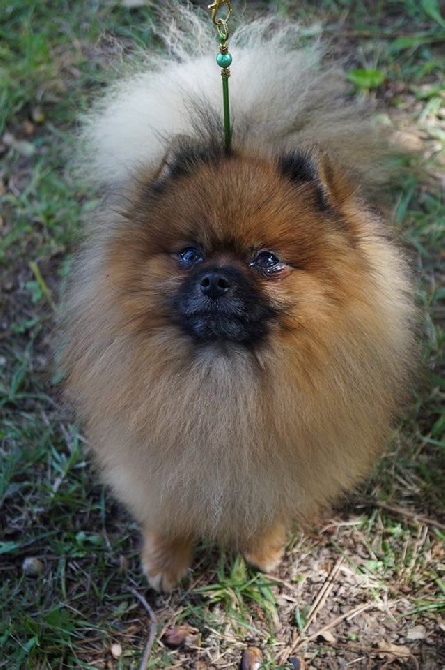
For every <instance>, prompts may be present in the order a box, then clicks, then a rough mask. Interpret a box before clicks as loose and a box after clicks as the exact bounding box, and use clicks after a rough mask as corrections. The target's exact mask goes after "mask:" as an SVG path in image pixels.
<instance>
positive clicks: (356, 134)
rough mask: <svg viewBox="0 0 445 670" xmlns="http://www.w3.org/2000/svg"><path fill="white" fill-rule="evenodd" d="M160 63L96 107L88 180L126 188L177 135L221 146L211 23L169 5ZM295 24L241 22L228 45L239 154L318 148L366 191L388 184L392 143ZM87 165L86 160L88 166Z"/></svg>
mask: <svg viewBox="0 0 445 670" xmlns="http://www.w3.org/2000/svg"><path fill="white" fill-rule="evenodd" d="M159 26H160V27H158V30H159V34H160V36H161V38H162V40H163V42H164V44H165V47H166V51H165V52H164V55H162V56H160V55H159V54H156V53H154V54H144V55H143V57H141V59H140V61H139V64H138V66H137V67H135V68H134V69H133V72H132V73H130V74H129V73H128V72H127V73H126V74H125V76H124V77H123V78H121V79H119V80H118V81H117V82H116V83H115V84H114V85H112V86H111V87H110V89H109V91H108V93H107V94H106V95H105V96H104V97H103V98H102V99H101V100H99V101H98V102H97V103H96V105H95V107H94V109H93V112H92V113H91V115H90V116H89V117H88V118H87V120H86V123H85V126H84V139H85V142H84V144H83V159H82V162H83V166H84V167H85V156H86V157H87V160H86V162H87V164H89V166H90V168H91V169H90V176H91V178H92V179H93V180H94V181H95V182H96V183H98V184H100V185H102V186H107V185H108V186H110V185H119V184H123V183H125V182H126V181H127V179H128V178H130V177H131V176H132V175H133V174H134V172H135V170H138V168H140V167H144V168H147V167H148V168H153V169H155V168H156V167H157V166H158V165H159V163H160V161H161V160H162V157H163V155H164V154H165V152H166V150H167V148H168V146H169V143H170V142H171V141H172V140H174V139H175V137H177V136H184V135H185V136H188V137H191V138H193V139H194V140H196V141H198V142H206V141H207V140H208V139H212V140H213V141H215V137H216V138H218V141H219V138H220V141H221V143H222V142H223V131H222V91H221V81H220V79H221V78H220V70H219V68H218V66H217V65H216V62H215V56H216V53H217V50H218V47H217V39H216V33H215V32H214V29H213V26H212V24H211V21H210V18H209V16H202V15H201V14H199V13H198V12H197V11H195V10H191V9H190V8H188V7H186V6H185V5H182V4H181V3H176V2H175V3H171V4H169V10H168V11H164V12H163V16H162V17H161V20H160V21H159ZM301 42H302V34H301V29H300V27H299V26H298V24H295V23H292V22H284V21H278V20H277V19H276V18H266V19H259V20H255V21H244V25H243V27H240V28H238V29H236V30H235V31H234V33H233V35H231V37H230V40H229V48H230V52H231V53H232V55H233V64H232V68H231V70H232V75H231V77H230V99H231V108H232V123H233V139H232V146H233V150H234V151H237V150H241V151H242V150H248V151H253V152H260V153H263V154H266V155H268V154H269V155H270V154H271V153H276V152H277V151H280V150H283V151H285V150H292V149H295V148H296V147H299V146H310V145H318V146H319V147H321V148H322V149H324V150H327V151H331V152H333V153H334V154H335V155H337V156H338V158H339V160H340V162H341V163H342V164H343V165H344V166H345V168H347V169H349V170H353V171H354V172H355V173H358V174H359V175H360V174H362V175H366V178H365V179H364V181H365V184H367V185H368V186H370V187H371V188H372V187H373V186H376V185H378V184H381V183H384V182H385V181H386V178H387V173H386V171H385V170H384V169H382V164H383V163H382V160H381V159H382V158H383V156H384V154H385V153H386V146H387V140H386V139H384V140H379V139H378V136H379V135H380V136H381V133H380V131H379V130H378V129H377V128H376V127H375V124H374V122H373V121H372V118H371V115H370V114H369V109H368V108H367V105H366V104H365V103H364V102H363V101H358V100H354V99H353V98H352V97H351V94H350V91H349V88H348V85H347V83H346V81H345V78H344V76H343V75H342V73H341V70H340V68H339V67H338V66H337V65H335V64H332V63H330V64H328V63H327V61H328V59H327V58H325V64H322V60H323V57H325V56H326V53H325V52H326V49H324V48H323V47H322V46H321V45H320V43H319V42H318V41H316V43H315V44H312V46H309V47H305V48H302V45H301ZM88 157H89V158H88Z"/></svg>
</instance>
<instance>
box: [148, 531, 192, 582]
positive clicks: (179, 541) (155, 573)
mask: <svg viewBox="0 0 445 670" xmlns="http://www.w3.org/2000/svg"><path fill="white" fill-rule="evenodd" d="M192 557H193V542H192V541H191V540H190V539H189V538H187V539H184V538H170V537H166V536H164V535H162V534H160V533H154V532H151V531H145V532H144V545H143V548H142V556H141V562H142V570H143V571H144V574H145V576H146V577H147V579H148V582H149V584H150V586H151V587H152V588H153V589H155V591H166V592H170V591H172V590H173V589H174V588H175V586H177V585H178V584H179V582H180V581H181V579H182V578H183V577H184V576H185V575H186V573H187V571H188V569H189V568H190V565H191V563H192Z"/></svg>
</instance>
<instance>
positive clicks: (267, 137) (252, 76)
mask: <svg viewBox="0 0 445 670" xmlns="http://www.w3.org/2000/svg"><path fill="white" fill-rule="evenodd" d="M177 11H178V12H179V14H180V18H181V21H182V22H183V24H185V25H186V26H187V27H188V30H189V34H190V35H192V36H193V37H192V39H191V40H190V43H189V41H188V39H187V38H186V37H184V35H182V36H181V34H180V33H179V32H178V31H177V30H176V29H175V26H174V25H170V27H168V26H167V27H166V28H165V29H164V35H163V36H164V38H165V41H166V42H167V44H168V45H169V47H170V52H169V55H167V56H165V57H151V58H150V57H146V59H145V61H144V63H143V65H142V67H141V68H140V70H139V71H137V72H136V73H133V74H131V75H127V76H126V77H124V79H123V80H119V81H118V82H117V83H116V84H115V85H114V86H112V87H111V89H110V90H109V91H108V92H107V93H106V94H105V96H104V97H103V98H102V100H101V101H99V102H98V103H97V105H96V106H95V108H94V110H93V112H92V114H91V116H90V118H89V120H88V122H87V124H86V127H85V128H86V129H85V132H84V142H83V147H84V149H83V151H84V160H85V171H86V173H87V174H88V175H89V177H90V179H92V180H94V181H95V183H96V184H97V185H98V186H99V187H100V188H102V190H103V192H104V198H103V202H102V204H101V206H100V207H99V208H98V209H97V211H96V212H95V213H94V214H93V215H92V216H91V220H90V221H89V222H88V226H87V230H86V239H85V242H84V244H83V246H82V248H81V249H80V251H79V253H78V256H77V261H76V267H75V269H74V272H73V277H72V281H71V286H70V289H69V292H68V295H67V297H66V301H65V303H66V307H65V316H66V319H65V323H66V326H65V329H64V334H63V341H64V348H63V364H64V367H65V370H66V372H67V389H68V392H69V396H70V398H71V401H72V402H73V404H74V406H75V407H76V409H77V411H78V414H79V417H80V418H81V420H82V421H83V423H84V426H85V429H86V433H87V436H88V439H89V441H90V444H91V447H92V449H93V450H94V453H95V456H96V459H97V462H98V463H99V466H100V468H101V471H102V473H103V477H104V480H105V481H106V482H107V483H108V484H109V485H110V486H111V487H112V489H113V491H114V493H115V494H116V496H117V497H118V498H119V499H120V500H121V501H122V502H123V503H124V504H125V505H126V506H127V507H128V508H129V510H130V511H131V512H132V513H133V515H134V516H135V517H136V519H137V520H138V521H139V522H140V524H141V527H142V532H143V538H144V545H143V551H142V562H143V568H144V571H145V574H146V575H147V577H148V580H149V582H150V584H151V585H152V586H153V587H154V588H156V589H164V590H170V589H172V588H173V587H174V586H175V585H176V584H177V582H178V581H179V580H180V579H181V577H182V576H183V575H184V573H185V572H186V571H187V570H188V568H189V566H190V564H191V560H192V548H193V544H194V543H195V542H196V540H197V539H198V538H201V537H205V538H209V539H212V540H214V541H216V542H219V543H223V544H229V545H231V546H232V547H235V548H236V549H237V550H239V551H241V552H243V554H244V555H245V557H246V559H247V560H248V561H250V563H252V564H253V565H255V566H258V567H259V568H260V569H262V570H270V569H272V568H274V567H275V566H276V564H277V563H278V561H279V560H280V558H281V556H282V552H283V547H284V545H285V537H286V532H287V530H288V529H289V528H290V527H291V526H292V525H293V524H294V523H295V522H298V521H302V520H305V519H307V518H310V517H311V516H313V515H314V514H315V513H316V512H317V511H318V510H320V509H322V508H324V507H325V506H326V505H328V504H329V503H330V502H331V501H332V500H333V499H335V497H336V496H338V495H340V494H341V493H342V492H344V491H346V490H348V489H350V488H351V487H352V486H353V485H354V484H355V483H356V482H357V481H358V480H360V478H362V477H363V476H364V475H366V473H367V472H368V471H369V469H370V467H371V465H372V463H373V462H374V460H375V458H376V456H377V455H378V454H379V453H380V452H381V450H382V448H383V447H384V445H385V441H386V440H387V438H388V435H389V434H390V432H391V430H392V428H393V425H394V419H395V418H396V417H397V413H398V411H399V409H400V405H401V402H402V401H403V400H404V397H405V394H406V390H407V387H408V386H409V383H408V382H409V379H410V371H411V369H412V360H413V346H414V337H413V328H412V323H413V315H414V307H413V299H412V291H411V282H410V278H409V272H408V269H407V265H406V262H405V260H404V258H403V255H402V254H401V252H400V250H399V248H398V246H397V245H396V244H395V243H394V242H393V241H392V238H391V232H390V227H389V224H388V222H387V221H386V220H385V217H384V215H383V214H382V213H381V211H379V210H380V209H381V208H379V205H380V204H381V197H380V196H381V190H382V188H383V185H385V183H386V182H387V179H388V173H387V171H385V168H384V167H383V163H382V160H381V159H382V156H383V154H384V153H385V151H384V149H382V147H383V145H384V144H385V142H386V139H383V141H382V138H381V137H380V138H379V136H378V132H377V130H376V129H375V128H374V125H373V122H372V120H371V119H370V118H369V115H368V114H367V112H366V110H365V108H364V106H363V104H361V103H357V102H353V101H352V100H351V99H349V98H348V95H347V92H345V87H344V84H343V83H342V79H341V76H340V75H339V74H338V72H337V71H336V69H335V68H332V67H328V66H325V67H324V68H320V66H319V59H320V54H319V49H318V47H312V48H309V49H306V50H300V49H298V48H297V47H296V44H297V43H298V28H297V27H295V26H294V25H289V24H287V25H278V26H276V25H274V22H273V21H257V22H253V23H249V24H248V25H247V26H246V27H245V28H244V29H241V30H239V31H237V32H236V33H235V34H234V35H233V37H232V38H231V40H230V50H231V53H232V54H233V66H232V76H231V79H230V88H231V106H232V120H233V138H232V149H231V151H226V150H225V149H224V142H223V130H222V100H221V82H220V77H219V70H218V67H217V66H216V64H215V62H214V54H215V44H216V40H215V39H213V38H214V35H213V33H212V30H211V25H210V22H209V20H208V19H207V18H206V20H205V21H202V20H201V19H200V18H199V17H198V16H197V15H196V14H195V13H193V12H192V11H190V10H188V9H186V8H179V9H178V10H177Z"/></svg>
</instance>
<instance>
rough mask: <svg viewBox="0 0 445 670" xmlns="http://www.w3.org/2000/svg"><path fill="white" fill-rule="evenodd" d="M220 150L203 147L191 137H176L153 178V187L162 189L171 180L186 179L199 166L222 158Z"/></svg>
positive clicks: (212, 147)
mask: <svg viewBox="0 0 445 670" xmlns="http://www.w3.org/2000/svg"><path fill="white" fill-rule="evenodd" d="M222 156H223V152H222V150H219V148H218V149H216V148H215V147H214V146H205V145H203V144H200V143H198V142H197V141H196V140H194V139H193V138H192V137H188V136H186V135H181V136H178V137H177V138H176V139H175V140H174V141H173V142H172V144H171V145H170V147H169V149H168V151H167V153H166V154H165V156H164V158H163V160H162V163H161V167H160V168H159V171H158V173H157V174H156V176H155V180H154V181H155V185H156V186H158V187H162V186H164V185H166V184H167V183H168V182H169V181H171V180H176V179H180V178H181V177H187V176H189V175H190V174H192V173H193V172H194V171H195V170H196V169H197V168H198V167H199V165H202V164H208V163H212V162H214V161H216V160H219V159H220V158H222Z"/></svg>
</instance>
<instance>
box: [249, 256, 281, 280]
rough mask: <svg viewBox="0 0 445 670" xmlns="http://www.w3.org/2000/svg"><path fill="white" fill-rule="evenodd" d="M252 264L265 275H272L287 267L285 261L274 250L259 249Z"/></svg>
mask: <svg viewBox="0 0 445 670" xmlns="http://www.w3.org/2000/svg"><path fill="white" fill-rule="evenodd" d="M250 266H251V267H253V268H255V270H258V271H259V272H262V273H263V274H265V275H271V274H274V273H275V272H280V270H282V269H283V268H284V267H285V263H283V262H282V261H281V260H280V259H279V258H278V256H277V255H276V254H274V253H273V251H259V252H258V253H257V255H256V256H255V258H254V259H253V261H252V262H251V264H250Z"/></svg>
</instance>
